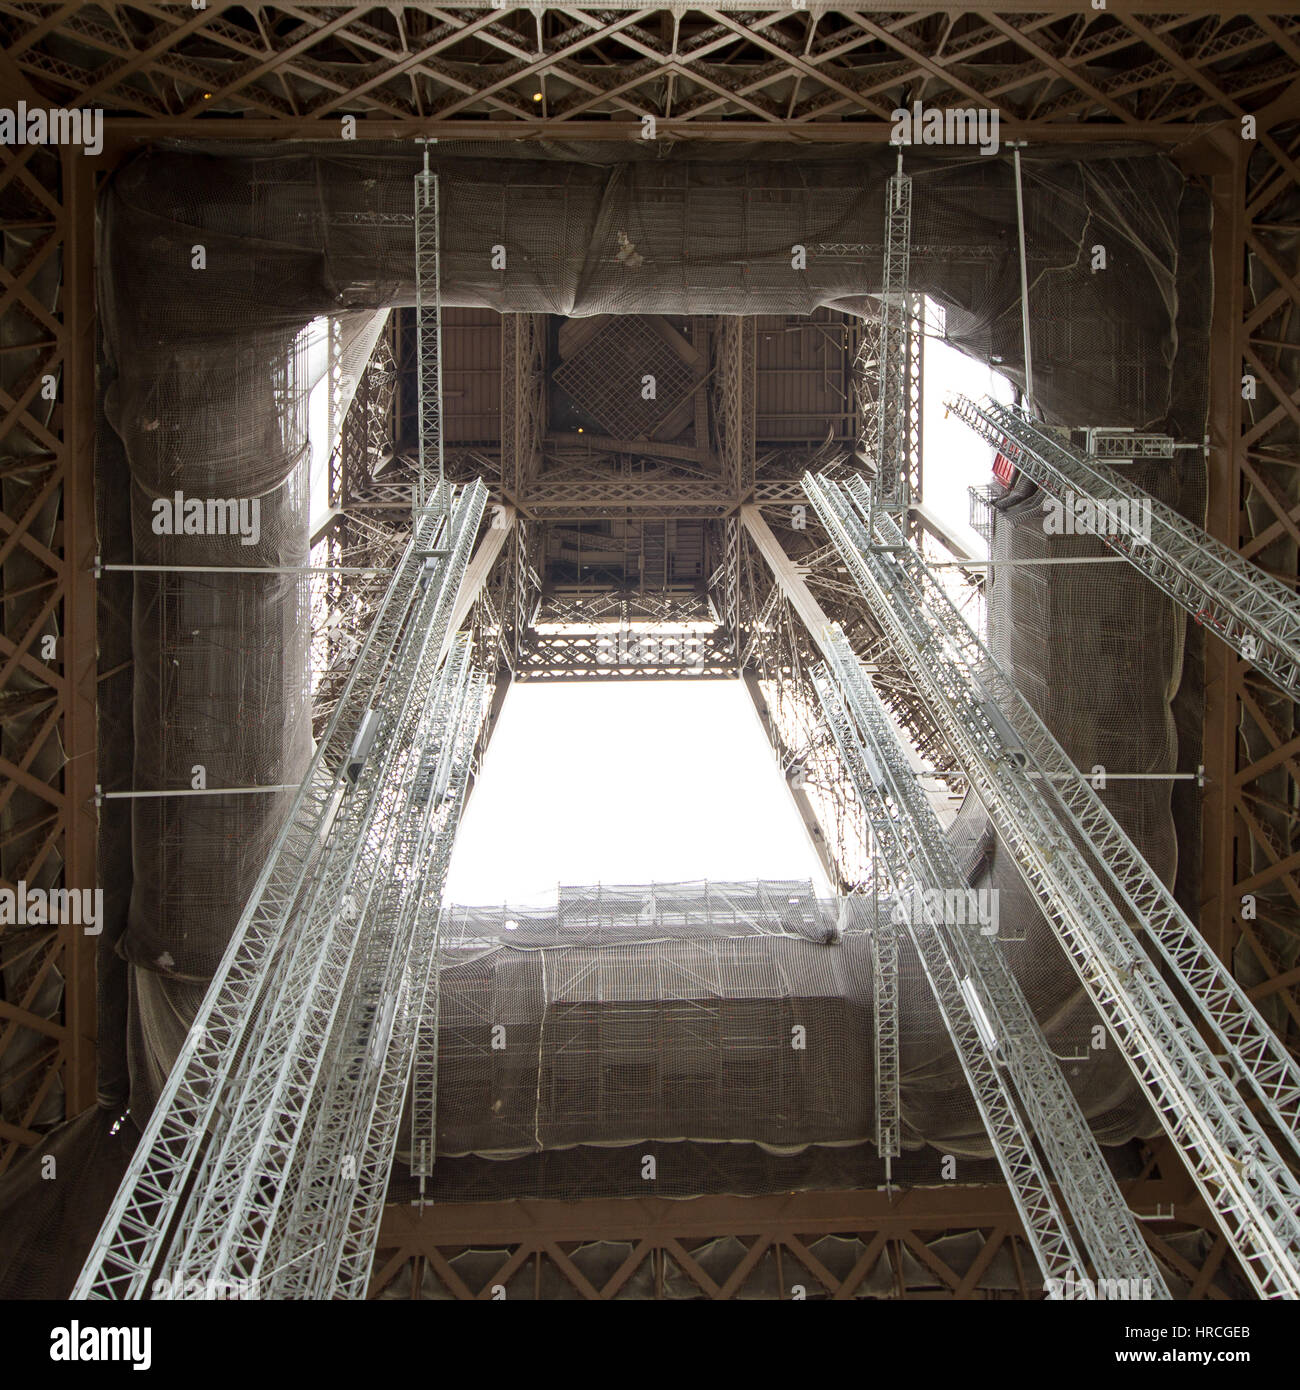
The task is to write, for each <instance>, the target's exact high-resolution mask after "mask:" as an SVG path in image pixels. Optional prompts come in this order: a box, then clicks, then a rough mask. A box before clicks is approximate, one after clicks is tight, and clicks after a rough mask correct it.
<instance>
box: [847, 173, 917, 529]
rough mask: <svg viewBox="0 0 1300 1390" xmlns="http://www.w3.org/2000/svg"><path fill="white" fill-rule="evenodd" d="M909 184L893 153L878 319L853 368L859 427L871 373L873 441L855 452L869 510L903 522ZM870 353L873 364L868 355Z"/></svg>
mask: <svg viewBox="0 0 1300 1390" xmlns="http://www.w3.org/2000/svg"><path fill="white" fill-rule="evenodd" d="M911 247H912V180H911V178H910V176H909V175H907V174H905V173H903V152H902V150H899V152H898V168H897V171H896V172H895V173H893V174H891V175H890V178H889V182H888V184H887V185H886V189H885V242H884V256H883V261H882V266H883V271H882V284H881V291H880V319H879V322H878V324H877V326H876V332H875V334H874V335H873V334H864V335H863V340H862V346H861V347H860V349H859V351H858V356H857V360H856V362H855V364H854V365H855V368H856V370H857V374H858V382H859V397H860V399H861V400H862V402H863V405H864V411H863V417H864V422H865V421H866V420H867V419H870V418H872V417H871V415H869V414H868V412H867V411H866V409H865V404H866V402H867V400H868V398H869V390H868V385H867V383H868V379H869V377H870V376H871V374H872V369H873V368H874V375H875V378H876V399H875V411H874V426H875V438H874V440H872V439H870V438H869V437H867V436H866V435H864V436H863V438H862V439H860V441H859V448H860V450H861V452H862V453H863V454H864V455H865V456H866V457H868V458H873V459H874V461H875V465H876V480H875V484H874V486H873V488H872V497H873V498H874V501H875V504H876V505H877V506H879V507H883V508H884V509H885V510H886V511H889V512H892V513H897V514H898V515H900V516H905V515H906V513H907V508H908V506H909V504H910V502H911V488H910V483H909V479H908V472H907V375H908V350H909V340H910V327H911V302H910V296H909V293H908V281H909V279H910V274H911ZM872 349H874V352H875V360H874V362H873V361H872V360H871V356H870V353H871V351H872Z"/></svg>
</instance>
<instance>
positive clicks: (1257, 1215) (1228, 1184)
mask: <svg viewBox="0 0 1300 1390" xmlns="http://www.w3.org/2000/svg"><path fill="white" fill-rule="evenodd" d="M805 486H806V487H807V488H808V492H809V496H810V497H811V498H812V500H813V502H814V505H815V506H816V507H817V509H818V512H819V514H821V516H822V518H823V521H824V522H825V523H826V525H827V527H828V529H829V530H830V531H831V533H832V535H833V536H834V537H835V539H836V543H837V545H838V546H839V547H840V552H841V555H842V556H843V557H844V559H845V562H846V564H848V565H849V567H850V569H851V570H852V571H853V573H854V577H855V579H856V580H857V581H858V583H859V585H860V587H861V589H862V592H863V594H864V596H865V597H866V598H867V599H868V601H869V602H870V604H871V606H872V608H873V611H875V612H876V613H877V614H878V616H879V617H880V619H881V621H882V623H883V624H884V625H885V626H886V627H887V629H888V631H889V633H890V635H891V638H892V640H893V641H894V642H895V643H896V645H897V647H898V649H899V650H900V652H901V651H905V652H906V653H907V654H908V658H909V659H910V660H911V661H912V662H913V663H914V664H915V668H916V670H917V671H918V674H919V677H920V679H921V681H922V683H923V686H924V688H925V689H926V691H927V692H928V693H929V695H930V698H931V700H932V702H933V707H934V709H935V712H936V715H937V716H938V717H939V719H940V721H941V723H942V724H943V726H944V729H945V733H946V735H947V737H948V739H949V741H950V743H951V745H952V747H953V749H954V751H955V752H956V753H957V754H958V756H959V758H960V760H961V763H962V766H963V768H964V769H965V771H966V773H967V775H968V776H969V777H970V779H971V785H972V787H973V788H974V789H975V791H976V792H977V794H978V796H979V798H980V800H981V802H982V803H983V805H984V807H985V809H986V811H988V813H989V815H990V818H991V819H992V821H993V823H994V824H995V826H996V827H997V829H998V831H999V833H1000V835H1001V837H1002V840H1003V843H1004V844H1005V845H1006V846H1007V848H1008V849H1009V851H1010V852H1011V854H1012V855H1013V856H1014V857H1015V859H1016V862H1017V863H1018V864H1019V866H1020V868H1021V871H1022V873H1023V874H1024V875H1025V879H1026V882H1027V883H1028V884H1029V886H1030V888H1031V889H1032V890H1033V891H1034V893H1035V894H1036V896H1037V897H1038V899H1039V903H1040V906H1041V907H1042V908H1043V911H1044V913H1045V915H1046V917H1047V920H1048V921H1049V922H1050V923H1051V924H1052V925H1053V927H1054V928H1055V930H1056V932H1057V935H1058V938H1059V940H1060V941H1061V944H1062V946H1063V947H1064V948H1065V950H1066V952H1067V953H1068V954H1069V956H1070V958H1071V960H1072V962H1073V963H1074V966H1075V969H1076V970H1077V972H1078V974H1079V977H1080V979H1081V981H1082V982H1083V985H1084V987H1085V989H1087V991H1088V993H1089V995H1090V996H1091V997H1092V999H1093V1002H1094V1003H1095V1004H1096V1005H1097V1007H1098V1009H1099V1010H1100V1012H1101V1014H1102V1017H1103V1019H1104V1020H1105V1021H1106V1023H1107V1026H1108V1027H1109V1028H1110V1030H1111V1032H1112V1034H1113V1036H1114V1037H1115V1039H1116V1042H1117V1044H1118V1045H1119V1046H1120V1048H1121V1050H1122V1051H1123V1052H1124V1055H1125V1057H1126V1058H1127V1060H1128V1062H1129V1065H1130V1067H1131V1068H1132V1069H1133V1071H1134V1074H1135V1075H1136V1076H1137V1078H1138V1080H1139V1082H1140V1083H1141V1084H1142V1085H1143V1087H1144V1088H1145V1090H1146V1092H1147V1095H1148V1097H1149V1098H1150V1100H1151V1101H1152V1104H1153V1106H1154V1107H1155V1109H1156V1113H1157V1115H1158V1117H1159V1118H1160V1121H1161V1123H1162V1124H1163V1125H1164V1127H1165V1129H1166V1131H1167V1133H1168V1134H1169V1136H1170V1138H1171V1139H1172V1140H1173V1141H1174V1143H1175V1144H1176V1145H1178V1147H1179V1149H1180V1150H1181V1152H1182V1153H1183V1155H1184V1157H1185V1159H1186V1161H1187V1163H1188V1166H1189V1170H1190V1171H1191V1173H1192V1175H1193V1177H1194V1178H1195V1180H1196V1181H1197V1184H1198V1186H1199V1187H1200V1190H1201V1191H1202V1193H1203V1194H1204V1195H1205V1197H1206V1200H1207V1203H1208V1204H1209V1205H1210V1206H1211V1208H1212V1209H1213V1210H1214V1212H1215V1216H1216V1219H1217V1220H1218V1221H1219V1223H1220V1225H1221V1226H1222V1229H1223V1231H1224V1234H1225V1236H1226V1237H1227V1238H1228V1240H1229V1242H1230V1243H1232V1244H1233V1246H1234V1248H1235V1249H1236V1250H1237V1252H1238V1254H1239V1256H1240V1258H1241V1261H1242V1265H1243V1268H1244V1269H1245V1270H1246V1272H1247V1274H1248V1277H1249V1278H1250V1279H1251V1282H1252V1283H1253V1284H1254V1286H1255V1288H1256V1289H1257V1290H1258V1291H1259V1292H1260V1294H1261V1295H1262V1296H1265V1297H1274V1296H1290V1297H1295V1296H1297V1295H1298V1294H1300V1219H1298V1218H1297V1209H1298V1208H1300V1183H1298V1182H1297V1180H1296V1178H1295V1176H1294V1174H1293V1173H1292V1172H1291V1170H1290V1168H1289V1167H1288V1165H1287V1163H1286V1162H1285V1161H1284V1160H1283V1159H1282V1157H1281V1156H1280V1155H1279V1153H1278V1151H1277V1149H1276V1147H1275V1146H1274V1143H1273V1141H1272V1139H1271V1138H1270V1137H1269V1135H1268V1134H1267V1133H1266V1132H1265V1130H1264V1129H1263V1127H1262V1126H1261V1124H1260V1123H1259V1121H1258V1119H1257V1118H1256V1116H1255V1114H1254V1113H1253V1112H1252V1111H1251V1109H1250V1108H1249V1107H1248V1106H1247V1104H1246V1103H1245V1101H1244V1100H1243V1098H1242V1096H1241V1095H1240V1094H1239V1093H1238V1091H1237V1089H1236V1088H1235V1086H1234V1084H1233V1081H1232V1080H1231V1079H1230V1077H1229V1075H1228V1073H1227V1072H1226V1071H1225V1070H1224V1067H1223V1066H1222V1065H1221V1064H1220V1062H1219V1060H1218V1059H1217V1057H1216V1056H1215V1055H1214V1053H1213V1052H1212V1051H1211V1049H1210V1048H1209V1046H1208V1045H1207V1044H1206V1043H1205V1041H1204V1039H1203V1038H1202V1036H1201V1035H1200V1033H1199V1032H1198V1031H1197V1030H1196V1028H1195V1027H1194V1025H1193V1024H1192V1022H1191V1020H1190V1019H1189V1018H1188V1017H1187V1015H1186V1014H1185V1012H1184V1011H1183V1008H1182V1006H1181V1005H1180V1004H1179V1003H1178V1001H1177V1000H1176V998H1175V997H1174V995H1173V993H1172V991H1171V990H1170V988H1169V986H1168V985H1167V984H1166V982H1165V980H1164V978H1163V976H1161V975H1160V974H1159V973H1158V972H1157V971H1155V970H1154V969H1153V968H1152V966H1151V963H1150V961H1149V960H1148V958H1147V956H1146V955H1145V953H1144V951H1143V950H1142V947H1141V945H1140V943H1139V942H1138V939H1137V936H1136V933H1135V932H1134V930H1133V927H1132V926H1131V925H1130V923H1129V921H1128V920H1127V918H1126V916H1125V915H1124V913H1122V912H1121V911H1119V909H1118V908H1117V906H1116V902H1115V900H1114V899H1113V898H1112V896H1111V895H1112V892H1114V893H1117V894H1118V895H1119V897H1120V899H1122V900H1123V901H1124V902H1125V903H1126V904H1127V909H1128V911H1129V912H1131V913H1132V914H1133V916H1134V918H1135V920H1136V921H1138V922H1140V923H1142V924H1143V925H1144V926H1145V927H1147V928H1148V930H1147V932H1146V935H1147V936H1148V937H1149V938H1153V944H1157V945H1158V944H1159V938H1158V936H1157V932H1158V930H1159V928H1160V922H1159V920H1158V918H1153V919H1152V920H1151V921H1150V922H1148V921H1147V918H1146V914H1145V913H1144V910H1143V904H1144V903H1151V904H1154V903H1158V902H1161V901H1162V900H1163V898H1165V897H1168V894H1167V891H1166V890H1165V889H1164V887H1163V885H1162V884H1160V883H1159V880H1158V879H1157V878H1156V877H1155V875H1154V874H1152V873H1151V871H1150V869H1149V868H1148V867H1147V866H1146V865H1145V863H1144V861H1142V859H1141V857H1140V856H1139V855H1138V853H1137V851H1136V850H1135V849H1134V848H1133V846H1132V843H1131V842H1130V841H1129V840H1128V838H1127V836H1125V835H1124V833H1123V831H1122V830H1121V829H1120V828H1119V826H1118V825H1117V824H1116V823H1115V821H1114V820H1113V818H1112V817H1111V816H1110V814H1109V812H1107V811H1106V809H1105V807H1104V806H1103V805H1102V804H1101V802H1100V800H1099V799H1098V798H1097V796H1096V794H1095V792H1093V791H1092V788H1091V786H1090V785H1089V784H1088V783H1087V782H1085V781H1084V780H1083V779H1082V778H1080V777H1079V776H1078V774H1077V772H1076V771H1075V770H1074V769H1073V768H1072V767H1071V765H1070V763H1069V760H1068V759H1067V758H1066V757H1065V754H1064V752H1063V751H1062V750H1061V748H1060V745H1059V744H1058V743H1057V742H1056V740H1055V739H1054V738H1053V737H1052V735H1051V734H1050V733H1049V732H1048V730H1047V729H1046V728H1045V726H1044V725H1043V724H1042V722H1041V721H1040V720H1039V719H1038V717H1037V716H1036V715H1035V714H1034V712H1033V711H1032V709H1030V707H1029V705H1028V704H1027V703H1026V702H1025V701H1024V699H1023V698H1022V697H1021V696H1020V695H1019V693H1018V692H1017V691H1016V690H1015V687H1014V686H1013V685H1012V684H1011V682H1010V681H1009V680H1008V679H1007V677H1006V676H1005V675H1004V673H1002V672H1001V670H1000V669H999V668H998V666H997V665H996V663H995V662H994V660H993V658H992V657H991V655H990V654H989V653H988V651H987V650H986V649H985V648H984V647H983V644H982V643H980V641H979V639H978V637H977V636H976V635H975V633H974V632H972V631H971V629H970V627H969V626H968V625H967V623H966V622H965V620H964V619H963V618H962V617H961V615H960V613H959V612H958V611H957V610H956V609H955V608H954V607H953V605H952V603H951V600H950V599H949V598H948V596H947V592H946V590H945V589H944V588H943V586H942V585H941V584H940V582H939V581H938V580H937V579H936V578H935V576H934V575H933V574H932V573H931V572H930V571H929V570H928V568H927V567H926V566H925V564H924V562H923V561H922V560H921V559H920V557H919V555H917V554H916V552H915V551H913V550H912V549H911V547H910V546H909V545H908V544H907V543H906V542H905V541H904V539H903V537H902V535H901V533H900V532H899V531H898V529H897V527H896V526H894V524H893V522H892V521H891V520H890V519H889V518H888V517H887V516H884V515H881V514H879V513H877V514H876V518H875V523H874V525H875V535H874V536H872V535H869V534H868V532H867V531H866V529H865V526H864V525H863V521H862V517H863V516H864V515H865V502H864V500H863V498H862V496H861V488H860V486H858V487H855V486H854V484H850V485H849V489H848V490H847V491H845V490H844V489H841V488H839V487H838V486H837V485H836V484H834V483H830V482H828V481H827V480H824V479H818V478H815V477H813V476H812V475H811V474H810V475H809V476H808V478H806V479H805ZM1031 771H1032V772H1033V773H1034V774H1035V775H1034V776H1030V773H1031ZM1083 846H1090V848H1091V853H1092V855H1093V857H1094V858H1095V861H1096V862H1095V867H1094V864H1093V862H1092V860H1091V859H1089V858H1088V857H1086V856H1085V854H1084V851H1083V849H1082V847H1083ZM1174 910H1175V911H1177V909H1176V907H1175V909H1174ZM1179 915H1180V916H1181V914H1179ZM1184 924H1185V925H1184ZM1178 926H1179V931H1180V934H1183V935H1184V937H1185V939H1186V940H1187V941H1188V942H1189V943H1191V944H1195V943H1196V941H1198V939H1199V938H1198V937H1197V934H1196V932H1195V928H1193V927H1192V926H1191V924H1190V923H1187V922H1186V919H1185V918H1183V919H1182V921H1181V922H1180V923H1179V924H1178ZM1202 950H1203V944H1202ZM1162 955H1165V953H1164V951H1163V950H1162ZM1165 959H1166V960H1167V961H1168V962H1169V964H1170V965H1172V966H1173V967H1174V969H1175V970H1178V969H1179V962H1178V959H1177V957H1176V956H1175V955H1174V954H1173V953H1170V954H1168V955H1165ZM1183 983H1184V984H1186V985H1187V986H1188V987H1189V992H1190V993H1191V996H1192V998H1193V999H1194V1001H1195V1002H1196V1004H1197V1005H1198V1007H1199V1008H1200V1010H1201V1012H1202V1014H1203V1015H1204V1016H1205V1017H1206V1019H1207V1021H1209V1022H1210V1023H1211V1026H1213V1027H1216V1031H1218V1030H1219V1025H1216V1023H1215V1020H1214V1017H1213V1012H1214V1009H1215V1007H1216V1006H1217V1005H1218V1003H1219V999H1218V998H1217V997H1216V998H1210V999H1207V998H1206V997H1205V996H1204V995H1203V994H1201V993H1198V992H1197V990H1196V987H1195V982H1194V981H1191V980H1189V979H1188V978H1187V977H1186V976H1184V978H1183ZM1234 988H1235V987H1234ZM1224 997H1228V995H1227V993H1226V992H1225V995H1224ZM1232 997H1234V998H1235V996H1232ZM1247 1009H1248V1015H1247V1029H1248V1032H1249V1035H1250V1036H1252V1037H1257V1036H1258V1037H1261V1039H1262V1041H1261V1045H1262V1046H1264V1045H1266V1042H1267V1037H1266V1035H1267V1028H1266V1027H1265V1026H1264V1025H1263V1023H1262V1021H1261V1020H1259V1019H1258V1015H1257V1014H1255V1011H1254V1009H1253V1007H1251V1006H1249V1005H1247ZM1220 1042H1221V1045H1222V1044H1225V1043H1226V1046H1227V1051H1228V1057H1229V1059H1230V1061H1231V1063H1232V1065H1233V1066H1234V1067H1235V1069H1236V1071H1237V1073H1238V1074H1239V1075H1241V1076H1242V1077H1243V1078H1244V1079H1245V1081H1246V1082H1248V1083H1250V1084H1251V1086H1252V1089H1253V1090H1254V1092H1255V1094H1256V1096H1257V1097H1258V1098H1259V1100H1260V1101H1261V1102H1262V1103H1263V1105H1264V1107H1265V1110H1266V1113H1268V1114H1269V1116H1270V1118H1271V1119H1273V1120H1274V1121H1275V1123H1278V1124H1279V1126H1280V1127H1281V1128H1282V1129H1283V1132H1284V1133H1286V1134H1287V1135H1288V1136H1289V1137H1294V1132H1293V1130H1291V1129H1288V1128H1287V1127H1286V1125H1285V1123H1283V1120H1282V1114H1283V1112H1282V1111H1281V1110H1279V1103H1283V1102H1288V1101H1290V1100H1291V1099H1293V1097H1291V1096H1289V1094H1286V1093H1283V1094H1281V1095H1272V1094H1270V1085H1272V1084H1273V1083H1272V1081H1271V1079H1270V1078H1271V1073H1270V1071H1269V1070H1267V1069H1266V1070H1263V1071H1261V1069H1260V1068H1259V1067H1258V1066H1254V1065H1252V1062H1253V1061H1254V1058H1253V1057H1250V1056H1248V1055H1246V1054H1243V1053H1242V1052H1241V1051H1240V1049H1238V1048H1236V1047H1235V1046H1234V1045H1233V1044H1232V1043H1231V1041H1230V1040H1229V1039H1227V1038H1226V1037H1223V1036H1221V1037H1220Z"/></svg>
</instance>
